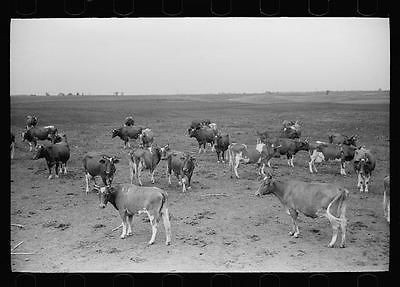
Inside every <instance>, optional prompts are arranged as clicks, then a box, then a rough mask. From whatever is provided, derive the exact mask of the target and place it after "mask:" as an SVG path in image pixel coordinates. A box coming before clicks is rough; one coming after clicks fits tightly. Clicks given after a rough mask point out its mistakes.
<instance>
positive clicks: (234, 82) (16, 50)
mask: <svg viewBox="0 0 400 287" xmlns="http://www.w3.org/2000/svg"><path fill="white" fill-rule="evenodd" d="M389 87H390V35H389V20H388V18H76V19H12V20H11V24H10V95H15V94H44V93H46V92H48V93H50V94H58V93H60V92H63V93H69V92H71V93H82V92H83V93H85V94H93V95H94V94H112V93H114V92H116V91H118V92H123V93H124V94H125V95H127V94H132V95H136V94H138V95H142V94H203V93H242V92H246V93H259V92H265V91H321V90H322V91H323V90H377V89H379V88H381V89H383V90H388V89H389Z"/></svg>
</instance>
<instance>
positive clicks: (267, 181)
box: [255, 172, 274, 196]
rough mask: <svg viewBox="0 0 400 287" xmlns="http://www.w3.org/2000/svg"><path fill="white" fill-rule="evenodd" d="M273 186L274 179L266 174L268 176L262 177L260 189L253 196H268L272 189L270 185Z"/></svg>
mask: <svg viewBox="0 0 400 287" xmlns="http://www.w3.org/2000/svg"><path fill="white" fill-rule="evenodd" d="M273 184H274V179H273V177H272V174H271V173H270V172H268V175H267V176H266V177H264V179H263V181H262V182H261V185H260V187H259V188H258V189H257V191H256V193H255V195H256V196H261V195H264V194H269V193H271V192H272V190H273V188H272V185H273Z"/></svg>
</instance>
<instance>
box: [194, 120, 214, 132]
mask: <svg viewBox="0 0 400 287" xmlns="http://www.w3.org/2000/svg"><path fill="white" fill-rule="evenodd" d="M210 124H211V121H210V120H209V119H205V120H193V121H192V123H191V124H190V127H189V130H190V129H199V128H201V127H204V126H208V125H210Z"/></svg>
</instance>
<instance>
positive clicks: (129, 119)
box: [124, 116, 135, 127]
mask: <svg viewBox="0 0 400 287" xmlns="http://www.w3.org/2000/svg"><path fill="white" fill-rule="evenodd" d="M134 125H135V120H134V119H133V117H132V116H129V117H126V119H125V122H124V126H125V127H129V126H134Z"/></svg>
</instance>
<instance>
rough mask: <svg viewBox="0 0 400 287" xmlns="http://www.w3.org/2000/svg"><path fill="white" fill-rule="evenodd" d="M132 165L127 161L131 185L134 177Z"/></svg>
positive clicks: (130, 161)
mask: <svg viewBox="0 0 400 287" xmlns="http://www.w3.org/2000/svg"><path fill="white" fill-rule="evenodd" d="M134 173H135V172H134V163H133V162H132V160H131V159H129V176H130V179H131V184H133V177H134Z"/></svg>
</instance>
